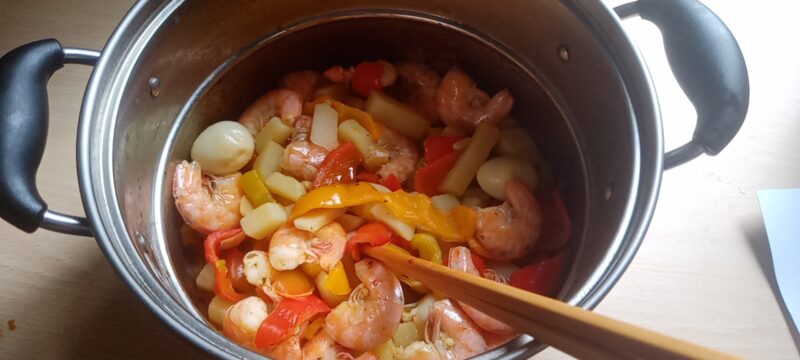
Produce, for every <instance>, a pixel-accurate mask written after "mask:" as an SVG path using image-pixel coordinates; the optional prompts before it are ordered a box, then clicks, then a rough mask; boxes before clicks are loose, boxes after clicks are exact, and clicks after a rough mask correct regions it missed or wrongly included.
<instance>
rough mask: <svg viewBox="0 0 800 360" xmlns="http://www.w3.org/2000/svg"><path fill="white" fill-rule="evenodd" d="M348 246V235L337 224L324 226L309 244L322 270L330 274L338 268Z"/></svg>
mask: <svg viewBox="0 0 800 360" xmlns="http://www.w3.org/2000/svg"><path fill="white" fill-rule="evenodd" d="M346 244H347V233H346V232H345V231H344V228H342V225H339V223H337V222H335V221H334V222H332V223H330V224H328V225H325V226H323V227H322V228H321V229H319V230H318V231H317V232H316V233H315V234H314V238H313V239H311V242H310V243H309V247H310V249H309V250H310V251H311V253H312V254H314V257H316V259H315V261H316V262H319V266H320V268H322V270H323V271H325V272H330V271H331V270H333V268H334V267H336V264H337V263H338V262H339V260H341V259H342V256H343V255H344V248H345V245H346Z"/></svg>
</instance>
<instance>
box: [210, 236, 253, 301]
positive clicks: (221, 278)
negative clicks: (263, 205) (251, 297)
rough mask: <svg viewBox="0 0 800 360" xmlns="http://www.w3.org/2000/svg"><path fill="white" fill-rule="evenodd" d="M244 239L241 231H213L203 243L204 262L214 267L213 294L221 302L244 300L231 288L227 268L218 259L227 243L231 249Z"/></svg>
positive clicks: (231, 283)
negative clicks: (221, 300) (220, 299)
mask: <svg viewBox="0 0 800 360" xmlns="http://www.w3.org/2000/svg"><path fill="white" fill-rule="evenodd" d="M243 239H244V236H243V232H242V229H231V230H221V231H215V232H213V233H211V234H208V236H206V239H205V240H204V241H203V252H204V255H205V258H206V262H207V263H209V264H211V265H212V266H214V293H215V294H216V295H217V296H219V297H221V298H222V299H223V300H225V301H228V302H232V303H235V302H237V301H239V300H242V299H244V298H245V296H244V295H243V294H240V293H237V292H236V290H235V289H234V288H233V282H232V281H231V278H230V276H229V275H228V266H227V265H226V263H225V260H222V259H220V252H221V251H222V249H223V248H224V247H226V246H225V244H226V243H227V244H228V245H230V246H231V247H233V246H236V245H238V244H239V243H241V241H242V240H243Z"/></svg>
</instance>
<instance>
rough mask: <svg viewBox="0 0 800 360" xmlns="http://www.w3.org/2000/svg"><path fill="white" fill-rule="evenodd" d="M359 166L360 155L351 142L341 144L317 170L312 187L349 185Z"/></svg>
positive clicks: (354, 177)
mask: <svg viewBox="0 0 800 360" xmlns="http://www.w3.org/2000/svg"><path fill="white" fill-rule="evenodd" d="M360 164H361V154H360V153H359V152H358V149H356V147H355V145H353V143H351V142H345V143H342V145H340V146H339V147H337V148H336V149H335V150H333V151H331V152H330V153H329V154H328V156H326V157H325V160H323V161H322V164H320V166H319V168H318V169H317V176H316V177H314V182H313V184H312V186H313V187H315V188H316V187H320V186H328V185H335V184H349V183H352V182H353V181H355V179H356V168H358V165H360Z"/></svg>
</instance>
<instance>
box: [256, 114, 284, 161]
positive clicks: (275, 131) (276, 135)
mask: <svg viewBox="0 0 800 360" xmlns="http://www.w3.org/2000/svg"><path fill="white" fill-rule="evenodd" d="M292 131H293V129H292V127H291V126H289V125H286V124H285V123H284V122H283V120H281V118H279V117H277V116H274V117H273V118H272V119H269V121H268V122H267V123H266V124H265V125H264V127H263V128H261V131H259V132H258V135H256V153H259V154H260V153H262V152H263V151H264V148H266V147H267V144H269V142H270V141H272V142H275V143H277V144H278V145H281V146H285V145H286V142H287V141H288V140H289V137H290V136H292Z"/></svg>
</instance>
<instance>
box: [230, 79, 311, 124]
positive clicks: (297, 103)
mask: <svg viewBox="0 0 800 360" xmlns="http://www.w3.org/2000/svg"><path fill="white" fill-rule="evenodd" d="M302 111H303V100H302V99H301V98H300V95H298V94H297V93H296V92H294V91H292V90H289V89H277V90H272V91H270V92H268V93H267V94H266V95H264V96H261V97H260V98H258V99H256V100H255V101H253V102H252V103H251V104H250V106H248V107H247V109H245V110H244V112H243V113H242V115H241V116H239V123H241V124H242V125H244V126H245V127H246V128H247V130H250V133H251V134H253V135H256V134H258V132H259V131H261V128H263V127H264V125H265V124H266V123H267V122H268V121H269V120H270V119H272V117H273V116H279V117H281V118H282V119H284V120H286V121H287V122H288V123H290V124H291V123H293V122H294V119H295V117H297V116H298V115H300V114H301V113H302Z"/></svg>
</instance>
